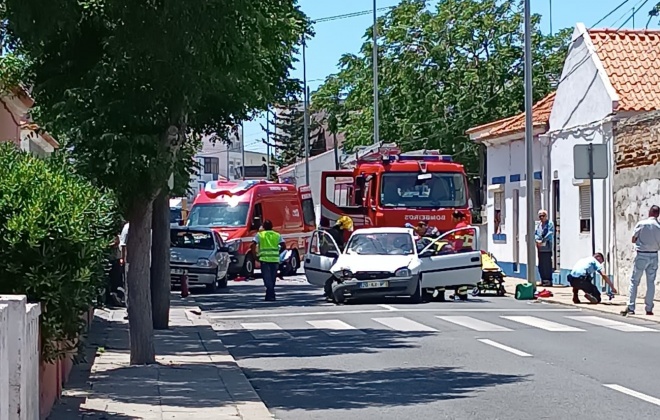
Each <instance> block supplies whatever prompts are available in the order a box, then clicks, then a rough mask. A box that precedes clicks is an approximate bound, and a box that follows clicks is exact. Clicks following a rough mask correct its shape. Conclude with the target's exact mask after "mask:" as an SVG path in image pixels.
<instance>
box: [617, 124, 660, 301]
mask: <svg viewBox="0 0 660 420" xmlns="http://www.w3.org/2000/svg"><path fill="white" fill-rule="evenodd" d="M659 130H660V113H657V112H655V113H648V114H646V115H644V116H640V117H637V118H631V119H629V120H627V121H622V122H620V123H618V124H617V126H616V128H615V140H614V157H615V161H616V172H615V173H614V176H613V190H614V230H615V233H616V235H615V237H616V242H615V250H616V253H615V256H616V261H617V270H616V278H617V279H618V283H619V284H618V286H619V289H620V290H621V292H622V293H626V292H627V291H628V287H629V285H630V280H629V279H630V275H631V274H632V263H633V260H634V258H635V251H634V247H633V246H632V244H631V243H630V240H631V238H632V234H633V229H634V227H635V224H637V222H638V221H639V220H641V219H644V218H646V217H647V216H648V211H649V208H650V207H651V206H652V205H654V204H655V205H660V179H658V178H659V174H660V135H659ZM645 294H646V281H645V280H644V279H643V280H642V281H641V285H640V292H638V296H644V295H645ZM655 298H656V299H660V289H656V294H655Z"/></svg>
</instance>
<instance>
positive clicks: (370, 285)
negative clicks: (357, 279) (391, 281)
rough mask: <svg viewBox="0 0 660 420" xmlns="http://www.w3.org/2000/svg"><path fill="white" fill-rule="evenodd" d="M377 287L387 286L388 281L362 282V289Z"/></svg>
mask: <svg viewBox="0 0 660 420" xmlns="http://www.w3.org/2000/svg"><path fill="white" fill-rule="evenodd" d="M377 287H387V282H386V281H365V282H362V283H360V289H375V288H377Z"/></svg>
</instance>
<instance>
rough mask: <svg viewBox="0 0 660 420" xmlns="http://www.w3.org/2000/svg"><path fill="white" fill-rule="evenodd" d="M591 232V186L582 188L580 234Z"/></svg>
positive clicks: (582, 186)
mask: <svg viewBox="0 0 660 420" xmlns="http://www.w3.org/2000/svg"><path fill="white" fill-rule="evenodd" d="M585 232H591V185H581V186H580V233H585Z"/></svg>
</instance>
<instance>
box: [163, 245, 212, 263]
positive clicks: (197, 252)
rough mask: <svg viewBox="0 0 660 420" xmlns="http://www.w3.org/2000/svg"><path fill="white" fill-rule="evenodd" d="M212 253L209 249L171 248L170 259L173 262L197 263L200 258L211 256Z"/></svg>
mask: <svg viewBox="0 0 660 420" xmlns="http://www.w3.org/2000/svg"><path fill="white" fill-rule="evenodd" d="M212 254H213V252H212V251H211V250H208V249H190V248H170V261H171V262H172V263H173V264H176V263H185V264H195V263H196V262H197V260H198V259H200V258H211V256H212Z"/></svg>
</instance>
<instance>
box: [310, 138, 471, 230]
mask: <svg viewBox="0 0 660 420" xmlns="http://www.w3.org/2000/svg"><path fill="white" fill-rule="evenodd" d="M456 210H459V211H461V212H462V213H464V214H465V215H466V219H465V221H466V222H468V223H470V222H471V215H470V204H469V197H468V182H467V177H466V174H465V169H464V168H463V165H461V164H459V163H456V162H454V161H453V159H452V157H451V156H449V155H443V154H440V152H439V151H426V150H424V151H414V152H407V153H402V152H401V151H400V149H399V148H398V147H397V146H396V144H385V145H382V146H381V147H379V148H378V149H377V150H372V151H371V152H367V153H366V154H364V155H362V156H359V157H358V158H357V160H356V162H355V168H354V169H349V170H339V171H326V172H323V173H322V174H321V226H323V227H328V226H331V225H332V224H333V223H334V222H335V221H336V220H337V218H339V217H340V216H342V215H348V216H350V217H351V218H352V219H353V221H354V224H355V228H356V229H357V228H360V227H368V226H392V227H394V226H404V225H406V224H407V223H410V224H413V225H417V223H419V222H420V221H426V222H427V223H428V225H429V226H432V227H435V228H437V229H438V230H439V231H440V232H445V231H448V230H451V229H453V228H454V225H453V223H452V220H451V214H452V213H453V212H454V211H456Z"/></svg>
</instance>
